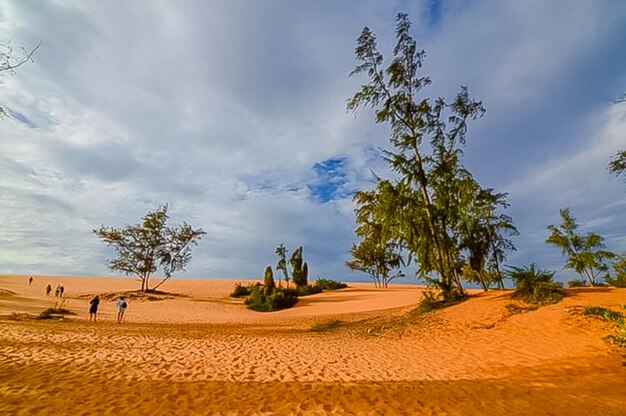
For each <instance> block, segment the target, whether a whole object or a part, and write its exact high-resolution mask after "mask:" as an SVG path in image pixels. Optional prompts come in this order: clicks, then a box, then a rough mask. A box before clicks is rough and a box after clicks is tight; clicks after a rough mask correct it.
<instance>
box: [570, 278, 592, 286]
mask: <svg viewBox="0 0 626 416" xmlns="http://www.w3.org/2000/svg"><path fill="white" fill-rule="evenodd" d="M567 286H568V287H585V286H587V282H585V281H584V280H582V279H574V280H570V281H569V282H567Z"/></svg>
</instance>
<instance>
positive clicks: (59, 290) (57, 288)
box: [54, 285, 61, 298]
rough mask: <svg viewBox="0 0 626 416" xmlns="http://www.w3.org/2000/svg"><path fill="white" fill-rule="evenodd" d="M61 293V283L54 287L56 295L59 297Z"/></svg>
mask: <svg viewBox="0 0 626 416" xmlns="http://www.w3.org/2000/svg"><path fill="white" fill-rule="evenodd" d="M60 295H61V285H57V287H56V289H54V297H55V298H58V297H59V296H60Z"/></svg>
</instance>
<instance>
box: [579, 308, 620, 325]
mask: <svg viewBox="0 0 626 416" xmlns="http://www.w3.org/2000/svg"><path fill="white" fill-rule="evenodd" d="M583 315H591V316H599V317H601V318H602V319H604V320H605V321H608V322H620V321H622V320H623V319H624V316H623V315H622V314H621V313H619V312H615V311H613V310H611V309H608V308H603V307H601V306H587V307H586V308H585V309H583Z"/></svg>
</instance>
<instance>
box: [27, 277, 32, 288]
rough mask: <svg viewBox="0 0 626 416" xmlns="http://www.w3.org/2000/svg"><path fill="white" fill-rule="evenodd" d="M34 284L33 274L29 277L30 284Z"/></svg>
mask: <svg viewBox="0 0 626 416" xmlns="http://www.w3.org/2000/svg"><path fill="white" fill-rule="evenodd" d="M32 284H33V276H31V277H29V278H28V286H31V285H32Z"/></svg>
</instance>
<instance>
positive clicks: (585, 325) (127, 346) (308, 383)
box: [0, 276, 626, 414]
mask: <svg viewBox="0 0 626 416" xmlns="http://www.w3.org/2000/svg"><path fill="white" fill-rule="evenodd" d="M26 279H27V278H26V277H24V276H0V289H3V290H5V291H11V292H12V293H9V294H8V295H3V296H2V297H0V316H5V317H6V316H9V314H10V313H12V312H16V311H17V312H23V313H34V312H36V311H41V310H43V308H44V307H47V305H52V304H54V303H55V302H58V301H57V300H55V299H54V298H49V297H46V296H45V293H44V291H43V287H45V285H46V284H47V282H48V281H49V280H52V283H53V286H54V285H56V284H57V282H58V283H61V284H64V286H65V287H66V293H67V296H68V297H67V300H65V301H64V305H65V307H68V308H69V309H71V310H75V311H76V312H78V315H77V316H76V317H71V318H70V319H69V320H64V321H52V322H51V321H33V320H25V321H12V320H7V319H2V320H0V326H1V328H2V331H0V380H1V381H0V392H1V393H2V397H3V398H4V399H5V400H2V401H0V413H2V411H4V412H9V413H11V412H18V411H22V412H23V413H24V414H33V413H35V414H52V413H54V412H53V411H56V414H59V409H62V408H63V406H65V405H66V404H67V403H74V405H75V406H79V405H80V406H79V407H80V408H81V409H84V412H85V413H84V414H94V413H102V412H104V413H102V414H106V413H107V412H110V413H111V414H117V413H116V412H115V410H124V412H126V413H128V411H131V414H146V412H147V411H150V406H151V405H150V403H152V402H153V401H154V400H156V399H155V397H153V395H158V394H162V395H164V396H167V397H168V398H169V399H168V400H169V401H168V403H170V402H171V403H172V404H171V406H169V407H167V406H166V407H162V405H161V407H153V408H152V410H151V412H153V413H152V414H468V413H462V412H461V410H462V409H465V410H467V409H474V410H475V411H476V412H478V413H474V414H504V413H506V406H505V405H504V404H503V403H516V405H515V406H517V407H516V408H517V409H518V410H520V411H521V413H520V414H522V413H523V414H559V413H553V412H554V409H566V408H568V409H569V411H568V413H567V414H581V413H586V412H587V411H588V410H589V409H600V410H602V413H601V414H620V411H621V407H620V406H621V403H620V400H618V397H621V395H622V392H623V388H624V387H626V381H624V380H626V378H625V377H624V375H626V371H625V370H624V367H622V366H621V361H620V357H619V356H618V355H617V353H616V352H615V350H613V349H611V347H610V346H609V345H608V344H607V343H606V342H604V341H603V339H602V338H603V337H604V336H605V335H606V334H607V325H606V324H603V323H602V322H600V321H598V320H594V319H591V318H585V317H582V316H580V315H579V314H575V313H572V312H571V311H572V310H575V309H576V308H577V307H581V306H585V305H592V304H593V305H600V306H607V307H611V308H614V309H618V308H619V307H620V305H621V304H622V303H624V302H625V300H626V290H624V289H580V290H574V291H571V292H570V296H568V297H567V298H565V300H564V301H563V302H561V303H559V304H555V305H550V306H547V307H543V308H540V309H539V310H536V311H531V312H526V313H522V314H516V315H509V314H507V310H506V305H507V304H508V303H510V301H511V300H510V291H505V292H500V291H494V292H488V293H480V292H477V293H476V294H475V295H473V296H472V298H471V299H470V300H469V301H466V302H464V303H461V304H459V305H455V306H453V307H450V308H448V309H445V310H441V311H437V312H435V313H433V314H428V315H426V316H423V315H415V314H414V313H412V312H411V311H412V310H413V309H414V308H415V306H416V304H417V301H418V300H419V296H420V293H421V290H422V288H420V287H416V286H410V285H407V286H394V287H393V288H392V289H390V290H387V291H381V290H377V289H374V288H373V287H372V285H369V284H351V287H350V288H349V289H345V290H341V291H338V292H330V293H323V294H320V295H315V296H312V297H310V298H308V299H307V298H305V301H303V302H301V303H300V304H299V305H297V306H296V307H295V308H293V309H291V310H284V311H279V312H273V313H257V312H252V311H249V310H247V309H245V308H244V307H243V305H242V302H241V300H235V299H231V298H229V296H228V294H229V292H230V291H231V290H232V288H233V286H234V283H235V281H244V279H241V280H172V281H171V282H168V283H167V284H166V285H165V287H164V289H165V290H167V291H169V292H174V293H177V294H180V295H184V296H180V297H173V298H171V299H165V300H159V301H140V300H134V301H131V303H130V306H129V310H128V312H127V313H128V321H127V322H126V323H124V324H122V325H118V324H115V323H114V313H115V309H114V305H113V304H112V302H109V303H108V304H105V305H103V308H102V314H101V316H100V322H97V323H92V322H89V321H88V314H87V298H88V297H89V296H90V295H92V294H94V293H107V292H113V291H123V290H132V289H134V288H136V282H135V281H133V280H132V279H112V278H111V279H104V278H73V277H41V276H36V277H35V283H33V286H31V287H28V286H27V283H26ZM331 321H338V322H339V325H338V327H337V328H335V329H330V330H328V331H323V332H315V331H312V330H311V329H312V327H313V326H314V325H316V324H319V323H325V322H331ZM86 380H88V384H89V386H90V387H89V389H91V391H92V394H93V395H97V396H100V397H101V400H104V402H106V403H107V405H106V406H103V405H102V403H100V401H97V400H96V399H95V398H93V399H89V398H85V397H84V396H85V395H86V394H75V393H76V392H78V391H79V390H81V389H84V388H85V386H84V382H85V381H86ZM109 385H112V386H116V388H113V387H106V386H109ZM81 386H82V387H81ZM138 386H142V387H141V389H142V392H141V393H139V392H137V388H138ZM199 386H205V387H204V388H205V390H206V392H205V393H202V390H198V389H200V387H199ZM502 386H506V388H503V387H502ZM143 389H145V391H143ZM589 389H592V390H593V392H594V393H593V394H591V395H588V396H585V397H587V399H586V400H585V401H584V402H583V401H581V400H579V399H575V398H573V396H575V392H577V391H579V392H583V391H585V392H588V391H589ZM311 391H315V392H317V393H316V394H317V396H314V397H308V395H309V394H310V392H311ZM442 391H449V392H450V397H456V400H450V398H446V397H442V394H441V392H442ZM68 392H72V395H70V397H69V398H68V397H66V396H67V394H68ZM150 392H152V393H150ZM157 392H160V393H157ZM211 392H212V393H211ZM516 392H517V393H516ZM487 393H489V395H490V396H489V397H488V398H484V399H481V398H477V399H475V402H472V401H471V400H468V398H469V397H476V396H482V395H485V394H487ZM516 394H517V395H522V394H527V395H530V396H531V397H535V398H537V399H538V398H541V401H542V402H541V403H539V402H537V403H535V402H534V399H533V400H532V402H524V401H522V400H520V397H517V396H516ZM579 394H582V393H579ZM568 395H571V396H572V397H570V398H569V399H568V402H567V404H565V403H561V401H562V400H563V399H562V398H560V397H568ZM35 396H36V397H38V400H37V401H36V403H37V404H40V403H41V402H43V403H44V404H45V406H43V407H42V408H39V407H33V406H35V403H32V402H31V401H29V400H27V398H28V397H35ZM240 396H241V397H248V400H251V401H252V402H247V401H246V400H242V398H241V397H240ZM266 396H267V397H266ZM138 397H139V398H140V400H141V404H138V403H136V400H137V399H138ZM254 397H256V399H254V400H256V401H254V400H253V398H254ZM415 397H419V400H418V402H416V401H415V400H416V399H415ZM374 399H376V400H375V401H374ZM63 403H65V404H63ZM420 403H421V404H420ZM460 403H464V405H463V406H461V405H460ZM489 403H492V404H489ZM524 403H525V404H524ZM559 403H560V404H559ZM467 406H469V407H467ZM472 406H473V407H472ZM564 406H565V407H564ZM568 406H569V407H568ZM572 406H573V407H572ZM576 406H577V407H576ZM514 408H515V407H514ZM132 409H135V410H134V411H133V410H132ZM409 409H412V410H411V412H408V411H409ZM524 409H525V411H522V410H524ZM542 409H543V410H544V411H545V412H544V413H540V411H541V410H542ZM383 410H384V411H383ZM101 411H102V412H101ZM64 412H65V413H64ZM133 412H134V413H133ZM160 412H161V413H160ZM394 412H395V413H394ZM407 412H408V413H407ZM415 412H417V413H415ZM455 412H456V413H455ZM546 412H547V413H546ZM551 412H552V413H551ZM61 414H80V413H67V411H61ZM561 414H563V413H561ZM598 414H600V413H598Z"/></svg>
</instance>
